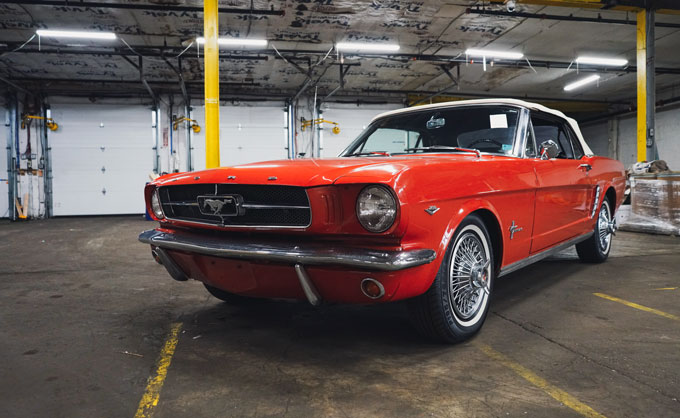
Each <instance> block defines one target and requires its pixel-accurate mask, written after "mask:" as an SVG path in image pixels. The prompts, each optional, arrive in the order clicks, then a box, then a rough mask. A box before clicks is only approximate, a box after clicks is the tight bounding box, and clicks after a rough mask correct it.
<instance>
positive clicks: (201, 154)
mask: <svg viewBox="0 0 680 418" xmlns="http://www.w3.org/2000/svg"><path fill="white" fill-rule="evenodd" d="M284 115H285V113H284V111H283V106H272V105H269V106H220V162H221V165H222V166H233V165H237V164H246V163H252V162H256V161H267V160H280V159H285V158H286V157H287V152H286V145H285V142H286V139H285V129H284V127H285V125H284V123H285V117H284ZM193 116H194V119H196V120H197V121H198V123H199V124H200V125H201V128H202V129H201V132H200V133H198V134H194V135H193V146H194V150H193V159H194V170H203V169H204V168H205V108H204V107H202V106H200V107H199V106H196V107H195V108H194V112H193Z"/></svg>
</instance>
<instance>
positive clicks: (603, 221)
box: [597, 204, 616, 252]
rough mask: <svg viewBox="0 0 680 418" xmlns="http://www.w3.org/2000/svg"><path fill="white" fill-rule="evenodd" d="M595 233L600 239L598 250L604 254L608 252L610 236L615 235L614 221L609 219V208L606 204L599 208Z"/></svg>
mask: <svg viewBox="0 0 680 418" xmlns="http://www.w3.org/2000/svg"><path fill="white" fill-rule="evenodd" d="M597 232H598V234H599V238H600V239H599V241H600V249H602V251H604V252H607V251H609V246H610V245H611V239H612V235H614V234H615V233H616V219H611V213H610V212H609V206H608V205H606V204H603V205H602V208H600V215H599V216H598V219H597Z"/></svg>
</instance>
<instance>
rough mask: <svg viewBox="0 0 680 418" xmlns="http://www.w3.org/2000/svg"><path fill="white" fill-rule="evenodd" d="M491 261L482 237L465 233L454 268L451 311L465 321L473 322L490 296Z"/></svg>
mask: <svg viewBox="0 0 680 418" xmlns="http://www.w3.org/2000/svg"><path fill="white" fill-rule="evenodd" d="M489 265H490V259H489V256H488V254H486V251H485V249H484V245H483V244H482V242H481V241H480V239H479V237H478V236H477V235H476V234H473V233H470V232H468V233H464V234H463V236H462V237H461V238H460V239H459V241H458V243H457V245H456V246H455V248H454V254H453V260H452V265H451V272H450V274H451V276H450V277H451V280H450V283H451V284H450V302H451V307H452V308H453V309H454V311H455V312H456V314H457V316H459V317H460V318H461V319H463V320H468V319H470V318H472V317H473V316H474V315H475V314H477V312H478V311H479V309H480V307H482V306H483V302H484V300H485V299H486V298H487V297H488V295H489V284H490V283H489V275H490V268H489Z"/></svg>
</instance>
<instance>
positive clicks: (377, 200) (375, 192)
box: [357, 186, 397, 232]
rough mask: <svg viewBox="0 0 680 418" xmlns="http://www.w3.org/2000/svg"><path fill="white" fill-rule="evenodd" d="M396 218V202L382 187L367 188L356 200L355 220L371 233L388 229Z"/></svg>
mask: <svg viewBox="0 0 680 418" xmlns="http://www.w3.org/2000/svg"><path fill="white" fill-rule="evenodd" d="M396 216H397V202H396V200H395V199H394V196H393V195H392V193H390V191H389V190H388V189H387V188H386V187H383V186H367V187H365V188H364V190H362V191H361V193H359V197H358V198H357V218H358V219H359V222H360V223H361V226H363V227H364V228H366V230H368V231H371V232H383V231H386V230H387V229H389V227H391V226H392V224H393V223H394V219H395V218H396Z"/></svg>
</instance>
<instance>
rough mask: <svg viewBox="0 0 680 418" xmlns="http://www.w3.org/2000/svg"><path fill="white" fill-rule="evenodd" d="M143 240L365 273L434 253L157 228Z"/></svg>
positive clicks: (202, 251)
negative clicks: (256, 239) (288, 242)
mask: <svg viewBox="0 0 680 418" xmlns="http://www.w3.org/2000/svg"><path fill="white" fill-rule="evenodd" d="M139 240H140V241H141V242H143V243H145V244H150V245H152V246H154V247H158V248H164V249H167V250H178V251H186V252H189V253H197V254H203V255H208V256H213V257H222V258H236V259H245V260H260V261H271V262H276V263H285V264H293V265H295V264H301V265H328V266H340V267H350V268H357V269H362V270H377V271H397V270H403V269H407V268H409V267H416V266H420V265H423V264H428V263H431V262H432V261H433V260H434V259H435V258H436V253H435V251H434V250H430V249H421V250H409V251H379V250H369V249H364V248H348V247H327V246H323V245H318V244H308V245H301V246H300V245H285V244H281V243H275V242H260V243H253V242H250V241H243V240H235V239H228V238H226V239H225V238H214V237H210V236H201V235H195V234H184V233H168V232H162V231H158V230H155V229H150V230H148V231H144V232H142V233H141V234H140V235H139Z"/></svg>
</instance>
